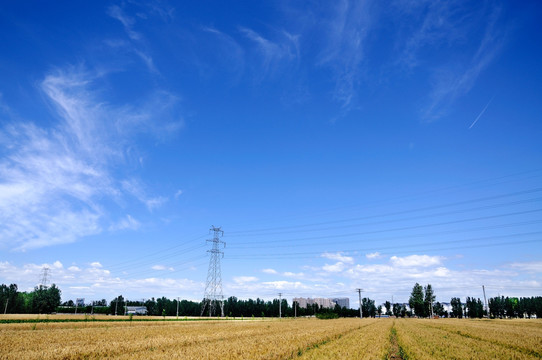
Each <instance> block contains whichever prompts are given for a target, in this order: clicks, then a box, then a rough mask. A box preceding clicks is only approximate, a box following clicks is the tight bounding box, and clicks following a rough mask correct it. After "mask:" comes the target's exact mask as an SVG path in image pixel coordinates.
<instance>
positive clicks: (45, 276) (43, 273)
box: [40, 266, 49, 289]
mask: <svg viewBox="0 0 542 360" xmlns="http://www.w3.org/2000/svg"><path fill="white" fill-rule="evenodd" d="M48 277H49V267H47V266H44V267H43V269H41V279H40V286H42V287H43V288H45V289H47V282H48V281H49V279H48Z"/></svg>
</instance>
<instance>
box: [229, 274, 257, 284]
mask: <svg viewBox="0 0 542 360" xmlns="http://www.w3.org/2000/svg"><path fill="white" fill-rule="evenodd" d="M233 281H235V282H236V283H238V284H244V283H247V282H255V281H258V278H257V277H255V276H234V277H233Z"/></svg>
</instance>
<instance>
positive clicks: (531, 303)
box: [386, 283, 542, 319]
mask: <svg viewBox="0 0 542 360" xmlns="http://www.w3.org/2000/svg"><path fill="white" fill-rule="evenodd" d="M434 301H435V295H434V292H433V289H432V287H431V285H430V284H429V285H427V286H425V287H422V286H421V285H420V284H418V283H416V285H414V287H413V289H412V293H411V295H410V298H409V306H410V309H411V311H413V313H411V314H409V312H408V311H406V314H407V316H410V315H416V316H417V317H430V316H432V315H438V316H442V317H454V318H463V317H468V318H482V317H484V316H488V314H487V310H486V309H485V308H484V304H483V302H482V300H480V299H479V298H471V297H467V299H466V302H465V303H464V304H463V303H461V299H460V298H457V297H453V298H452V299H451V300H450V307H451V311H449V312H448V311H446V310H445V309H444V306H443V304H441V303H439V302H436V303H435V302H434ZM388 305H389V302H386V307H388ZM488 306H489V316H490V317H493V318H501V319H502V318H516V317H519V318H523V317H529V318H530V317H532V316H536V317H537V318H542V297H540V296H536V297H530V298H516V297H510V298H509V297H504V296H501V297H494V298H490V299H489V301H488ZM394 315H396V313H395V305H394Z"/></svg>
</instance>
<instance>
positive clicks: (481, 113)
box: [469, 96, 495, 129]
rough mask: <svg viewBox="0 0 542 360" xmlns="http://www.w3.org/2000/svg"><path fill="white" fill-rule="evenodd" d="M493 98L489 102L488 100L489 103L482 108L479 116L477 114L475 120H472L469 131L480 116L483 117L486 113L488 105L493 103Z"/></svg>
mask: <svg viewBox="0 0 542 360" xmlns="http://www.w3.org/2000/svg"><path fill="white" fill-rule="evenodd" d="M494 97H495V96H493V97H492V98H491V100H489V102H488V103H487V105H486V106H485V107H484V109H483V110H482V111H481V112H480V114H478V116H477V117H476V119H474V121H473V122H472V124H470V126H469V129H472V127H473V126H474V125H475V124H476V123H477V122H478V120H479V119H480V118H481V117H482V115H484V113H485V112H486V110H487V108H488V107H489V104H491V102H492V101H493V98H494Z"/></svg>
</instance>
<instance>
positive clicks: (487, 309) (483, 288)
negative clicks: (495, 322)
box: [482, 285, 489, 319]
mask: <svg viewBox="0 0 542 360" xmlns="http://www.w3.org/2000/svg"><path fill="white" fill-rule="evenodd" d="M482 291H483V292H484V303H485V304H486V312H487V318H488V319H489V307H488V306H487V299H486V288H485V287H484V285H482Z"/></svg>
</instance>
